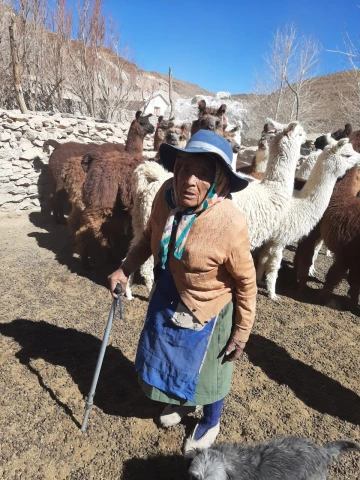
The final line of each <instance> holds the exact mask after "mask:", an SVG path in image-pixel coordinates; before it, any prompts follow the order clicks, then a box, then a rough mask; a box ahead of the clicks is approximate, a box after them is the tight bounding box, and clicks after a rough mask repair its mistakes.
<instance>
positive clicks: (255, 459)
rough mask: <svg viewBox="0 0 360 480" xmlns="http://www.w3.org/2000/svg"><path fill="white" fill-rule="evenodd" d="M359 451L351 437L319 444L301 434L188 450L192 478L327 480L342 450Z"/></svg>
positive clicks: (186, 456)
mask: <svg viewBox="0 0 360 480" xmlns="http://www.w3.org/2000/svg"><path fill="white" fill-rule="evenodd" d="M349 450H355V451H357V452H360V446H359V445H358V444H357V443H355V442H352V441H351V440H337V441H335V442H330V443H326V444H325V445H324V446H323V447H320V446H319V445H317V444H316V443H314V442H312V441H311V440H308V439H306V438H302V437H285V438H281V437H280V438H273V439H271V440H270V441H269V442H268V443H266V444H264V443H263V444H258V445H254V446H247V445H241V444H226V443H225V444H219V445H214V446H212V447H210V448H208V449H206V450H190V451H189V452H186V453H185V459H186V460H188V462H189V466H188V473H189V477H190V479H192V480H230V479H236V480H261V479H267V480H326V478H327V469H328V466H329V465H330V464H331V463H332V461H333V460H336V459H337V458H338V457H339V456H340V455H341V454H342V453H344V452H347V451H349Z"/></svg>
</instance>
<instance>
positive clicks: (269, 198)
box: [232, 122, 306, 250]
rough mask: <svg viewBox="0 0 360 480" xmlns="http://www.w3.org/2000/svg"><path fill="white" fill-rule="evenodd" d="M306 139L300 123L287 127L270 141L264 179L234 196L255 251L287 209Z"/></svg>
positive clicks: (274, 228)
mask: <svg viewBox="0 0 360 480" xmlns="http://www.w3.org/2000/svg"><path fill="white" fill-rule="evenodd" d="M305 137H306V135H305V132H304V129H303V127H302V126H301V125H300V124H299V123H298V122H292V123H290V124H289V125H287V126H285V128H284V129H283V131H282V132H281V133H278V134H277V135H276V136H275V137H274V138H273V139H272V140H271V142H270V147H269V149H270V151H269V161H268V164H267V167H266V172H265V176H264V178H263V180H262V181H261V182H260V183H255V182H252V183H251V184H250V185H248V187H247V188H245V189H244V190H242V191H241V192H237V193H234V194H232V198H233V201H234V203H235V205H236V207H237V209H238V210H240V212H242V213H243V214H244V215H245V218H246V221H247V225H248V230H249V237H250V244H251V249H252V250H254V249H255V248H257V247H260V246H261V245H262V244H263V243H264V242H266V241H267V240H268V239H269V237H270V236H271V234H272V233H273V231H274V230H276V227H277V225H278V224H279V223H280V221H281V218H282V216H283V215H284V213H285V211H286V209H287V207H288V204H289V202H290V199H291V197H292V193H293V183H294V175H295V168H296V162H297V159H298V158H299V153H300V145H301V144H302V143H303V142H304V141H305Z"/></svg>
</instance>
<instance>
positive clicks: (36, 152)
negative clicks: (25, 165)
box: [20, 147, 44, 160]
mask: <svg viewBox="0 0 360 480" xmlns="http://www.w3.org/2000/svg"><path fill="white" fill-rule="evenodd" d="M43 156H44V153H43V152H42V151H41V150H40V148H37V147H33V148H30V150H26V151H25V152H23V153H22V154H21V156H20V158H21V159H22V160H33V159H34V158H36V157H39V158H42V157H43Z"/></svg>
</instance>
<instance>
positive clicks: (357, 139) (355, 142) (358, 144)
mask: <svg viewBox="0 0 360 480" xmlns="http://www.w3.org/2000/svg"><path fill="white" fill-rule="evenodd" d="M349 139H350V142H351V143H352V146H353V147H354V150H355V152H359V153H360V130H356V132H352V133H351V134H350V136H349Z"/></svg>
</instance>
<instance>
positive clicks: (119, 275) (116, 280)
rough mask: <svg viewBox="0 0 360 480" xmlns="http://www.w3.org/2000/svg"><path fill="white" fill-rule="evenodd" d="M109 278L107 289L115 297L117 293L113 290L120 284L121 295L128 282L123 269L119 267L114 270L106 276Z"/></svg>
mask: <svg viewBox="0 0 360 480" xmlns="http://www.w3.org/2000/svg"><path fill="white" fill-rule="evenodd" d="M108 280H109V289H110V292H111V295H112V296H113V298H115V299H117V295H116V293H115V292H114V290H115V287H116V285H118V284H120V286H121V295H125V290H126V285H127V283H128V277H127V276H126V275H125V273H124V272H123V270H122V269H121V268H119V269H118V270H115V272H114V273H112V274H111V275H109V276H108Z"/></svg>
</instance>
